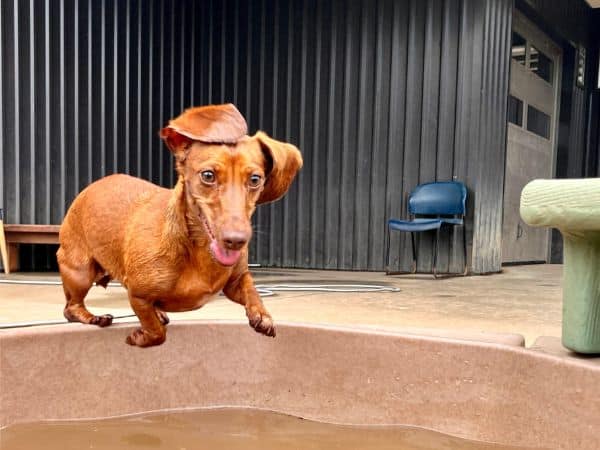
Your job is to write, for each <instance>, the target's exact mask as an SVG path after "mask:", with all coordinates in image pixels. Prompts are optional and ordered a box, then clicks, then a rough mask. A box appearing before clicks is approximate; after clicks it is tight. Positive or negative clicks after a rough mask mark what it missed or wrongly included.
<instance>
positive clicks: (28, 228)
mask: <svg viewBox="0 0 600 450" xmlns="http://www.w3.org/2000/svg"><path fill="white" fill-rule="evenodd" d="M4 231H5V233H6V234H8V233H56V234H58V232H59V231H60V225H32V224H4Z"/></svg>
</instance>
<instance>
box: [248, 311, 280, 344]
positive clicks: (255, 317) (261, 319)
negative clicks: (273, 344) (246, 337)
mask: <svg viewBox="0 0 600 450" xmlns="http://www.w3.org/2000/svg"><path fill="white" fill-rule="evenodd" d="M246 314H247V316H248V321H249V322H250V326H251V327H252V328H254V330H255V331H256V332H257V333H262V334H264V335H265V336H270V337H275V324H274V323H273V319H272V317H271V316H270V315H269V313H267V312H266V311H264V310H259V309H248V310H247V311H246Z"/></svg>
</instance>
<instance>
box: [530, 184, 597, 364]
mask: <svg viewBox="0 0 600 450" xmlns="http://www.w3.org/2000/svg"><path fill="white" fill-rule="evenodd" d="M521 217H522V218H523V220H524V221H525V223H527V224H528V225H531V226H536V227H553V228H557V229H558V230H560V232H561V234H562V236H563V243H564V245H563V248H564V261H563V263H564V265H563V272H564V280H563V321H562V342H563V345H564V346H565V347H566V348H568V349H570V350H573V351H575V352H578V353H600V179H598V178H586V179H576V180H573V179H571V180H534V181H532V182H531V183H529V184H528V185H527V186H525V188H524V189H523V192H522V193H521Z"/></svg>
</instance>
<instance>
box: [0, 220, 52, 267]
mask: <svg viewBox="0 0 600 450" xmlns="http://www.w3.org/2000/svg"><path fill="white" fill-rule="evenodd" d="M59 230H60V225H28V224H27V225H18V224H9V225H5V226H4V233H5V236H6V242H8V243H11V244H58V232H59ZM9 259H12V258H9Z"/></svg>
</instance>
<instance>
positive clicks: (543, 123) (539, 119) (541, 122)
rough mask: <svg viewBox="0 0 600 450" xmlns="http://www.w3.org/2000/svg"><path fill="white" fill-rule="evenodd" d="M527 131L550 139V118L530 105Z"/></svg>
mask: <svg viewBox="0 0 600 450" xmlns="http://www.w3.org/2000/svg"><path fill="white" fill-rule="evenodd" d="M527 129H528V130H529V131H531V132H532V133H535V134H537V135H539V136H542V137H543V138H546V139H550V116H549V115H548V114H545V113H543V112H542V111H540V110H539V109H536V108H534V107H533V106H531V105H529V106H528V107H527Z"/></svg>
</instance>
